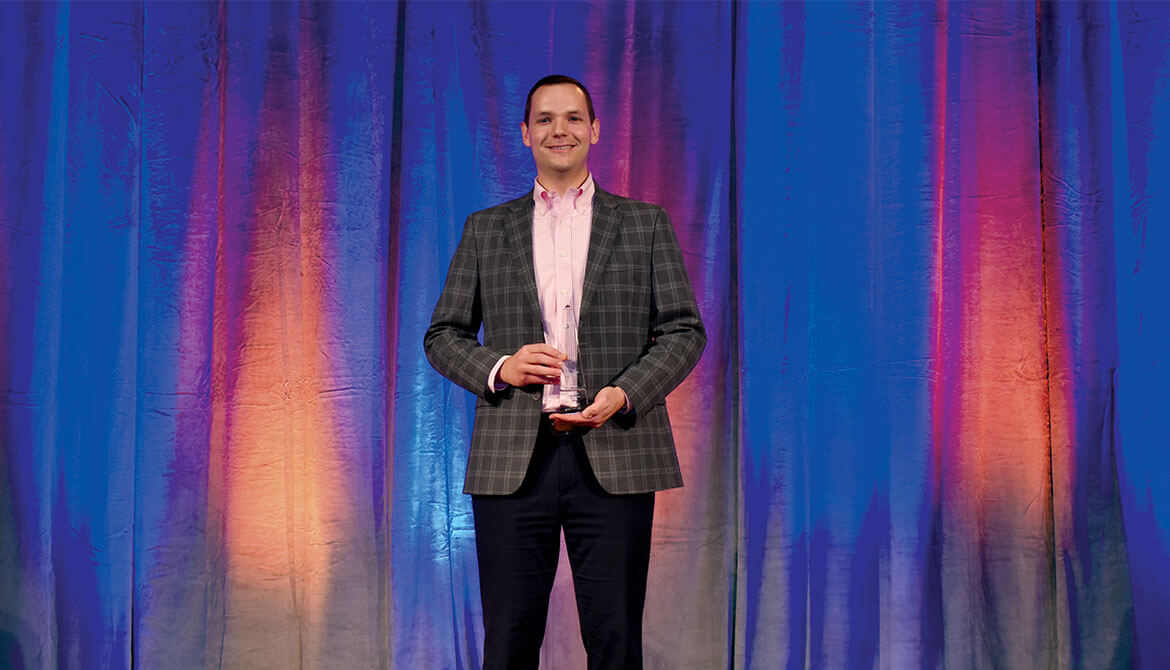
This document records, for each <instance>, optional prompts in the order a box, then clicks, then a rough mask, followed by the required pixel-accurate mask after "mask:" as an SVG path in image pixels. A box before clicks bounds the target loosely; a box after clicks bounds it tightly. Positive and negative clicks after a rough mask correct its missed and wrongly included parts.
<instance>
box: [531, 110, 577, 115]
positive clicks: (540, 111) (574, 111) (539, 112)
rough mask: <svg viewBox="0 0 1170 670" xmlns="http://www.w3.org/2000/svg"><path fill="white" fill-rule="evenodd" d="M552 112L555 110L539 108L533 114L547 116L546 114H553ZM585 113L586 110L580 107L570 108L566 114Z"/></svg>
mask: <svg viewBox="0 0 1170 670" xmlns="http://www.w3.org/2000/svg"><path fill="white" fill-rule="evenodd" d="M552 113H553V112H552V110H551V109H538V110H536V111H534V112H532V115H533V116H545V115H549V116H551V115H552ZM584 113H585V112H582V111H581V110H579V109H570V110H566V111H565V114H584Z"/></svg>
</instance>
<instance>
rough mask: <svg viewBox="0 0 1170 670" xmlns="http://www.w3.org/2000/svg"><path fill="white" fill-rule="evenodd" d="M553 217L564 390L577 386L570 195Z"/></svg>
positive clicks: (563, 200)
mask: <svg viewBox="0 0 1170 670" xmlns="http://www.w3.org/2000/svg"><path fill="white" fill-rule="evenodd" d="M557 205H558V206H557V207H556V209H555V210H554V215H553V248H554V250H555V252H554V253H555V263H554V270H553V273H554V277H555V279H554V282H553V286H554V288H555V291H556V300H557V302H556V305H557V319H556V324H557V325H556V328H557V331H558V332H557V340H558V345H559V346H558V347H557V348H558V349H560V350H561V352H563V353H564V354H565V355H566V356H567V357H568V360H567V361H566V365H565V366H564V368H563V370H562V373H561V384H560V386H562V387H575V386H577V369H576V364H577V315H576V309H575V308H574V302H573V265H572V260H573V214H574V210H573V206H572V201H571V198H570V197H569V194H565V195H564V196H562V197H561V199H560V202H558V203H557Z"/></svg>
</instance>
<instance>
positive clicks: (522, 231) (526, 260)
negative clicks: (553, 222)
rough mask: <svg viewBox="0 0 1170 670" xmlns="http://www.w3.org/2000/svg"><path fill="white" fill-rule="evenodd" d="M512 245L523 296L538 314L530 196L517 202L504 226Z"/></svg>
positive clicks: (538, 302)
mask: <svg viewBox="0 0 1170 670" xmlns="http://www.w3.org/2000/svg"><path fill="white" fill-rule="evenodd" d="M525 203H527V206H525ZM505 225H506V226H507V229H508V238H509V240H510V242H511V245H512V251H513V256H514V259H515V260H514V262H515V263H516V265H517V267H519V271H520V274H521V276H522V281H523V283H524V294H525V295H527V296H528V301H529V302H530V303H531V305H532V309H533V310H535V312H536V314H538V315H539V314H540V298H539V297H538V296H537V295H536V267H535V266H534V264H533V259H532V196H531V194H530V195H529V196H528V198H527V200H525V199H523V198H521V199H519V200H517V203H516V205H515V206H513V207H512V208H511V211H510V214H509V218H508V221H507V223H506V224H505Z"/></svg>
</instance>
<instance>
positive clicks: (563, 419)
mask: <svg viewBox="0 0 1170 670" xmlns="http://www.w3.org/2000/svg"><path fill="white" fill-rule="evenodd" d="M625 406H626V394H625V393H622V390H621V389H619V388H618V387H616V386H606V387H605V388H603V389H601V390H600V391H598V392H597V397H596V398H594V399H593V404H592V405H590V406H588V407H586V408H585V409H583V410H581V411H580V412H573V413H572V414H553V415H552V416H550V417H549V418H550V419H552V420H553V421H556V422H557V423H558V424H561V425H568V426H570V427H572V428H597V427H598V426H600V425H601V424H603V423H605V422H606V421H609V417H611V416H613V415H614V414H615V413H617V411H618V410H620V409H621V408H623V407H625Z"/></svg>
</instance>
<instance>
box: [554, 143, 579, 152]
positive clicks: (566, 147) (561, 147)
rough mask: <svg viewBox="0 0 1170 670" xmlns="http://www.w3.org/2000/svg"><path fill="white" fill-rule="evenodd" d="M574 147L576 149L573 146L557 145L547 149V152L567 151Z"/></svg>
mask: <svg viewBox="0 0 1170 670" xmlns="http://www.w3.org/2000/svg"><path fill="white" fill-rule="evenodd" d="M574 147H576V145H575V144H558V145H556V146H551V147H549V148H548V149H549V151H569V150H571V149H573V148H574Z"/></svg>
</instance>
